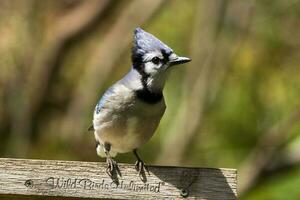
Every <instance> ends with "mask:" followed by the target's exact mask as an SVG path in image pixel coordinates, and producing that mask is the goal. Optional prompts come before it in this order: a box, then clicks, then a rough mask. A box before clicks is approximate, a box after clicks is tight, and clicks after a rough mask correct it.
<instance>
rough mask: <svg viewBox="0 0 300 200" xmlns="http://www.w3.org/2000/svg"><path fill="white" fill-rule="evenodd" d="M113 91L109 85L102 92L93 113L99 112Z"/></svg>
mask: <svg viewBox="0 0 300 200" xmlns="http://www.w3.org/2000/svg"><path fill="white" fill-rule="evenodd" d="M113 93H114V90H113V87H110V88H109V89H108V90H106V92H105V93H104V94H103V96H102V97H101V98H100V100H99V102H98V103H97V105H96V107H95V113H96V114H99V113H100V111H101V109H102V108H103V106H104V104H105V102H106V101H107V100H108V97H109V96H111V95H112V94H113Z"/></svg>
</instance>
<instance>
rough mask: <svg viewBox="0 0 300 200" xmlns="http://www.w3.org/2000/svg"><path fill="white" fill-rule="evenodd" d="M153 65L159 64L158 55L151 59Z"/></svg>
mask: <svg viewBox="0 0 300 200" xmlns="http://www.w3.org/2000/svg"><path fill="white" fill-rule="evenodd" d="M151 61H152V62H153V63H154V64H155V65H158V64H159V62H160V59H159V57H156V56H155V57H154V58H152V60H151Z"/></svg>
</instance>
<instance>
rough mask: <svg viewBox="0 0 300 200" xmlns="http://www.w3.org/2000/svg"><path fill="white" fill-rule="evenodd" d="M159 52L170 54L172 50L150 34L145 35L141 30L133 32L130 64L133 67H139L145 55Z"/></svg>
mask: <svg viewBox="0 0 300 200" xmlns="http://www.w3.org/2000/svg"><path fill="white" fill-rule="evenodd" d="M154 51H161V52H164V53H166V54H170V53H172V52H173V50H172V49H171V48H170V47H168V46H167V45H166V44H164V43H163V42H162V41H160V40H159V39H157V38H156V37H155V36H153V35H152V34H150V33H147V32H146V31H144V30H143V29H141V28H136V29H135V30H134V41H133V48H132V63H133V65H134V66H137V65H140V64H141V62H142V56H143V55H145V54H146V53H150V52H154Z"/></svg>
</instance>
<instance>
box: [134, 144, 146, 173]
mask: <svg viewBox="0 0 300 200" xmlns="http://www.w3.org/2000/svg"><path fill="white" fill-rule="evenodd" d="M133 154H134V155H135V157H136V159H137V161H136V163H135V169H136V170H137V171H138V172H139V175H140V176H141V175H142V173H143V172H144V171H147V172H148V174H149V170H148V168H147V166H146V165H145V163H144V161H143V160H142V159H141V158H140V156H139V155H138V153H137V149H134V150H133Z"/></svg>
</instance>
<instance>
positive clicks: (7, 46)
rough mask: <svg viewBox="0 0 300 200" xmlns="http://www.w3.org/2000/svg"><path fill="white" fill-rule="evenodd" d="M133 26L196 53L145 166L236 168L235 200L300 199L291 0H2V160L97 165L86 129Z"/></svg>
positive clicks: (128, 158) (178, 76) (298, 91)
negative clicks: (94, 163) (19, 159)
mask: <svg viewBox="0 0 300 200" xmlns="http://www.w3.org/2000/svg"><path fill="white" fill-rule="evenodd" d="M138 26H141V27H142V28H143V29H145V30H146V31H148V32H150V33H152V34H154V35H155V36H157V37H158V38H160V39H161V40H162V41H164V42H165V43H166V44H168V45H169V46H170V47H172V48H173V49H174V51H175V52H177V54H178V55H185V56H188V57H191V58H192V59H193V61H192V62H191V63H188V64H186V65H182V66H178V67H176V68H175V69H174V70H173V71H172V73H171V74H170V76H169V78H168V81H167V84H166V87H165V90H164V94H165V99H166V103H167V110H166V113H165V115H164V117H163V119H162V121H161V124H160V126H159V128H158V130H157V132H156V134H155V136H154V137H153V138H152V139H151V141H150V142H148V143H147V145H145V146H144V147H143V148H142V149H141V150H140V154H141V156H142V157H143V158H144V160H145V162H146V163H148V164H159V165H180V166H197V167H223V168H225V167H226V168H237V169H238V176H239V181H238V190H239V195H240V199H249V200H250V199H251V200H252V199H253V200H254V199H255V200H257V199H258V200H259V199H262V200H269V199H270V200H273V199H274V200H277V199H278V200H282V199H300V190H299V185H300V165H299V164H300V137H299V136H300V123H299V121H300V102H299V99H300V68H299V67H300V66H299V63H300V51H299V49H300V1H299V0H285V1H283V0H259V1H258V0H257V1H254V0H248V1H243V0H186V1H180V0H173V1H171V0H169V1H165V0H153V1H152V0H130V1H126V0H119V1H117V0H114V1H113V0H99V1H94V0H90V1H83V0H60V1H51V0H47V1H39V0H26V1H22V0H1V1H0V36H1V37H0V138H1V140H0V153H1V157H16V158H37V159H63V160H85V161H103V159H100V158H98V157H97V155H96V152H95V141H94V136H93V134H92V133H89V132H88V131H87V128H88V127H89V125H90V124H91V121H92V116H93V109H94V106H95V104H96V103H97V101H98V99H99V98H100V96H101V94H103V92H104V91H105V89H107V87H109V86H110V85H111V84H112V83H114V82H115V81H116V80H118V79H119V78H121V77H122V76H123V75H124V74H125V73H126V72H127V71H128V70H129V68H130V66H131V63H130V49H131V44H132V37H133V30H134V28H135V27H138ZM116 160H117V161H119V162H128V163H133V162H134V161H135V159H134V157H133V155H131V154H123V155H119V156H118V157H117V158H116Z"/></svg>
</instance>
